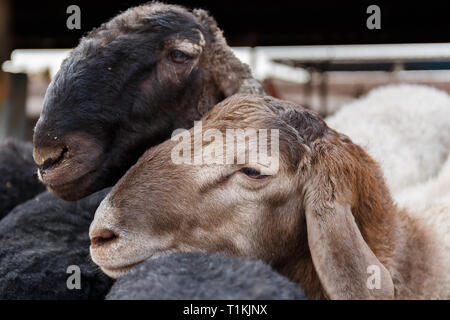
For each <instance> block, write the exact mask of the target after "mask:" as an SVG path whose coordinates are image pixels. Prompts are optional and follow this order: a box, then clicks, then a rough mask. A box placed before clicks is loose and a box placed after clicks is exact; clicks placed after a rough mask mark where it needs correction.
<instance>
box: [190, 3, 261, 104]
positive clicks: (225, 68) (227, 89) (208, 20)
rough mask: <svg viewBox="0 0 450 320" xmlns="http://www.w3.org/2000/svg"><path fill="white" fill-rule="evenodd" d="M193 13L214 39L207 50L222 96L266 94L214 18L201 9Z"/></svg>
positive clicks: (212, 71)
mask: <svg viewBox="0 0 450 320" xmlns="http://www.w3.org/2000/svg"><path fill="white" fill-rule="evenodd" d="M193 13H194V14H195V15H196V16H197V17H198V19H199V21H200V23H201V25H202V27H203V28H204V30H205V31H206V32H208V33H209V34H210V35H211V36H212V38H213V40H212V42H211V44H210V47H209V48H207V49H206V52H208V53H209V68H208V69H209V71H210V73H211V74H212V76H213V79H214V82H215V83H216V85H217V87H218V88H219V90H220V91H221V92H222V94H223V95H224V96H225V97H229V96H232V95H233V94H236V93H248V94H264V90H263V87H262V85H261V83H260V82H259V81H257V80H256V79H254V78H253V76H252V73H251V70H250V68H249V66H248V65H246V64H245V63H243V62H241V61H240V60H239V59H238V58H237V57H236V56H235V55H234V53H233V52H232V51H231V49H230V47H229V46H228V44H227V42H226V40H225V38H224V36H223V32H222V30H220V29H219V27H218V26H217V22H216V21H215V20H214V18H213V17H211V16H210V15H209V14H208V13H207V12H206V11H204V10H201V9H196V10H194V11H193Z"/></svg>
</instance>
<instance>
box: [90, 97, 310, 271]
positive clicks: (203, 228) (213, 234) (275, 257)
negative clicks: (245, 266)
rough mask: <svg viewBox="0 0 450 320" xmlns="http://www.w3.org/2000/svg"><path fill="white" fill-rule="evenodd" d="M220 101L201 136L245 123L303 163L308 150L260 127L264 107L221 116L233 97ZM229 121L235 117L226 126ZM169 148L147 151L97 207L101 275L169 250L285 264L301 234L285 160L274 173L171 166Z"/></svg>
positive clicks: (96, 256) (283, 130) (289, 134)
mask: <svg viewBox="0 0 450 320" xmlns="http://www.w3.org/2000/svg"><path fill="white" fill-rule="evenodd" d="M227 101H228V100H226V101H225V102H224V103H223V108H220V106H218V107H216V108H215V109H214V112H213V113H211V114H210V115H209V116H208V117H207V118H206V119H205V120H204V121H203V133H205V132H206V130H208V129H210V128H216V129H218V130H219V131H221V132H223V133H224V132H225V130H224V129H226V128H227V129H228V128H234V129H236V128H242V129H243V128H245V127H246V126H247V125H248V126H251V127H252V128H255V129H269V130H270V129H279V130H280V140H283V141H280V152H281V153H282V154H286V153H288V151H287V150H286V146H287V145H290V147H291V148H295V149H296V150H297V152H300V154H302V155H303V156H304V157H303V158H304V160H305V161H306V159H307V156H306V152H307V149H306V147H303V146H302V145H301V144H300V141H299V140H298V138H297V136H296V133H295V130H293V129H292V128H288V127H286V126H280V122H274V123H271V122H270V121H268V122H267V121H259V118H263V119H264V116H261V112H263V111H264V112H265V110H263V108H262V109H261V110H258V109H254V108H253V106H252V105H250V107H249V109H248V110H247V111H245V112H241V111H242V110H244V108H241V109H238V108H236V109H232V110H228V109H229V107H233V99H231V102H227ZM244 105H245V102H244ZM252 108H253V109H252ZM220 110H225V111H224V114H222V113H221V112H220ZM233 110H235V111H236V113H233V112H234V111H233ZM258 112H259V113H260V114H258ZM263 114H264V113H263ZM229 117H236V119H235V120H233V122H232V123H227V122H226V120H224V119H226V118H229ZM274 118H275V117H274ZM222 120H224V121H222ZM269 120H270V119H269ZM247 121H248V122H247ZM233 123H234V124H236V125H237V126H233ZM271 125H273V126H272V127H271ZM193 130H194V129H191V130H190V132H191V133H192V132H193ZM224 136H225V135H224ZM269 141H270V140H269ZM215 142H216V140H214V141H213V142H211V144H208V145H209V146H211V145H213V144H214V143H215ZM271 142H272V141H270V143H271ZM224 143H226V142H225V139H224ZM176 145H177V142H176V141H171V140H169V141H166V142H164V143H162V144H160V145H158V146H156V147H154V148H152V149H150V150H149V151H147V152H146V153H145V154H144V155H143V156H142V157H141V159H140V160H139V161H138V163H137V164H136V165H135V166H133V167H132V168H131V169H130V170H129V171H128V172H127V173H126V175H125V176H124V177H123V178H122V179H121V180H120V181H119V182H118V184H117V185H116V186H115V187H114V189H113V191H112V192H111V193H110V194H109V195H108V197H107V198H106V199H105V200H104V201H103V202H102V204H101V205H100V207H99V208H98V210H97V213H96V215H95V219H94V221H93V223H92V225H91V227H90V237H91V241H92V245H91V256H92V258H93V260H94V262H95V263H97V264H98V265H99V266H100V267H101V268H102V270H103V271H104V272H105V273H106V274H108V275H109V276H111V277H113V278H117V277H119V276H120V275H122V274H124V273H125V272H127V271H128V270H129V269H130V268H131V267H133V266H134V265H135V264H136V263H139V262H141V261H143V260H146V259H148V258H152V257H157V256H160V255H164V254H167V253H170V252H176V251H183V252H188V251H195V250H201V251H206V252H220V253H224V254H229V255H237V256H241V257H255V258H260V259H263V260H265V261H268V262H270V263H273V264H277V263H280V262H281V261H282V260H283V259H285V258H286V257H285V256H283V255H282V254H281V253H280V248H284V249H283V250H285V252H286V255H290V254H295V253H294V252H295V251H296V249H295V245H294V244H295V243H297V242H298V239H299V238H300V237H302V236H305V235H304V234H303V235H302V232H301V225H302V221H301V220H302V213H301V203H302V196H301V195H299V190H298V189H297V188H294V187H293V186H298V185H299V183H300V184H302V182H299V181H298V178H297V176H296V175H295V174H294V172H295V169H293V168H292V167H287V166H285V165H284V163H285V162H287V160H286V159H283V158H282V157H281V158H280V159H279V166H278V170H276V169H277V168H276V167H273V166H272V165H269V166H267V165H266V164H264V165H261V164H259V163H251V164H249V163H248V158H247V159H246V162H245V163H242V164H204V165H192V164H174V162H173V158H172V152H173V150H174V147H175V146H176ZM204 147H205V145H204ZM251 148H253V147H252V146H250V147H249V148H248V149H247V151H248V150H250V149H251ZM244 152H245V151H244ZM288 156H289V157H291V156H293V155H288ZM261 229H263V230H264V232H261Z"/></svg>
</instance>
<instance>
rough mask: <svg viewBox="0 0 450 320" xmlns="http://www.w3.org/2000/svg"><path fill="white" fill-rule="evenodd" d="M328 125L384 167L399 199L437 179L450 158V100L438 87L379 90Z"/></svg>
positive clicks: (368, 95)
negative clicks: (403, 194)
mask: <svg viewBox="0 0 450 320" xmlns="http://www.w3.org/2000/svg"><path fill="white" fill-rule="evenodd" d="M326 121H327V123H328V125H329V126H330V127H331V128H333V129H336V130H337V131H339V132H341V133H344V134H346V135H348V136H349V137H350V138H351V139H352V140H353V142H355V143H357V144H359V145H361V146H362V147H364V148H365V149H366V151H368V153H369V154H370V155H371V156H372V157H373V158H374V159H375V160H376V161H377V162H378V163H379V164H380V165H381V167H382V170H383V172H384V175H385V178H386V182H387V184H388V187H389V188H390V190H391V192H392V194H393V196H394V199H395V200H397V199H399V196H398V194H399V193H400V192H401V191H402V190H403V189H405V188H406V187H410V186H412V185H415V184H418V183H424V182H426V181H427V180H428V179H430V178H433V177H435V176H436V175H437V174H438V173H439V171H440V169H441V167H442V165H443V164H444V162H445V160H446V159H447V157H448V155H449V153H450V96H449V95H448V94H447V93H445V92H443V91H440V90H437V89H435V88H432V87H427V86H422V85H409V84H408V85H406V84H401V85H389V86H384V87H379V88H377V89H374V90H372V91H371V92H369V93H368V94H367V95H366V96H364V97H363V98H361V99H358V100H355V101H354V102H352V103H349V104H347V105H346V106H343V107H342V108H341V109H340V110H339V111H338V112H337V113H336V114H334V115H332V116H330V117H328V118H327V119H326Z"/></svg>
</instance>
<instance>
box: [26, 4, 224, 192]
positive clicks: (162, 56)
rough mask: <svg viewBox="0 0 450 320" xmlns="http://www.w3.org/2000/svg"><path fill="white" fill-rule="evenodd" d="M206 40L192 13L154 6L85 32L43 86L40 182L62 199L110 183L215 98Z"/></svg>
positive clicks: (208, 35) (37, 142)
mask: <svg viewBox="0 0 450 320" xmlns="http://www.w3.org/2000/svg"><path fill="white" fill-rule="evenodd" d="M216 31H217V30H216ZM214 37H215V34H213V33H212V31H211V30H210V29H209V28H208V27H207V26H205V25H204V24H203V22H202V21H201V19H200V18H199V17H198V16H197V15H196V14H194V13H192V12H189V11H187V10H185V9H182V8H180V7H177V6H168V5H162V4H158V3H155V4H150V5H145V6H141V7H137V8H134V9H130V10H128V11H127V12H125V13H123V14H121V15H119V16H117V17H116V18H114V19H113V20H111V21H110V22H108V23H107V24H105V25H104V26H102V27H101V28H99V29H97V30H94V31H93V32H91V34H90V35H89V36H87V37H86V38H84V39H83V40H82V41H81V42H80V44H79V46H78V47H77V48H75V49H74V50H73V51H72V53H71V55H70V57H69V58H68V59H66V60H65V61H64V63H63V64H62V66H61V69H60V71H59V72H58V74H57V75H56V77H55V78H54V79H53V81H52V83H51V84H50V86H49V88H48V90H47V93H46V97H45V101H44V106H43V110H42V113H41V116H40V118H39V121H38V123H37V125H36V128H35V132H34V139H33V141H34V147H35V148H34V159H35V161H36V163H37V164H38V166H39V177H40V179H41V181H42V182H43V183H44V184H45V185H46V186H47V187H48V188H49V190H50V191H52V192H53V193H55V194H56V195H58V196H59V197H61V198H63V199H65V200H77V199H80V198H82V197H84V196H86V195H89V194H90V193H92V192H95V191H97V190H99V189H101V188H104V187H106V186H109V185H112V184H114V183H115V182H116V181H117V180H118V179H119V178H120V176H121V175H122V174H123V173H124V172H125V171H126V170H127V169H128V168H129V167H130V166H131V165H132V164H134V163H135V162H136V160H137V159H138V158H139V156H140V155H141V154H142V153H143V152H144V151H145V150H147V149H148V148H149V147H151V146H153V145H155V144H157V143H160V142H161V141H163V140H165V139H167V138H168V137H169V135H170V133H171V132H172V131H173V130H174V129H175V128H182V127H187V126H189V125H191V124H192V122H193V120H195V119H198V118H200V117H201V114H202V112H204V110H200V109H203V108H204V109H205V110H207V109H209V108H210V107H211V106H213V105H214V104H215V103H217V102H218V101H220V100H222V99H223V97H224V93H223V92H222V91H221V90H220V88H219V86H218V85H216V82H215V79H214V76H213V75H212V74H211V72H210V67H209V65H210V57H209V56H208V53H209V52H210V51H214V50H212V48H211V47H210V46H211V45H212V44H211V43H212V41H214Z"/></svg>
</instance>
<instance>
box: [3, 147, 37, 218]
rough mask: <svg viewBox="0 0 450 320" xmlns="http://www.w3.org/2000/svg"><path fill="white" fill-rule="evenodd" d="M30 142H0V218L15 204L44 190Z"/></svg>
mask: <svg viewBox="0 0 450 320" xmlns="http://www.w3.org/2000/svg"><path fill="white" fill-rule="evenodd" d="M32 150H33V146H32V145H31V143H26V142H21V141H18V140H9V139H8V140H5V141H3V142H1V143H0V220H1V219H2V218H3V217H4V216H5V215H6V214H7V213H8V212H9V211H11V209H13V208H14V207H15V206H16V205H18V204H20V203H22V202H25V201H26V200H28V199H31V198H33V197H34V196H35V195H37V194H39V193H41V192H43V191H44V190H45V187H44V185H43V184H42V183H41V182H40V181H39V180H38V178H37V174H36V170H37V166H36V164H35V163H34V161H33V156H32Z"/></svg>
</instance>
